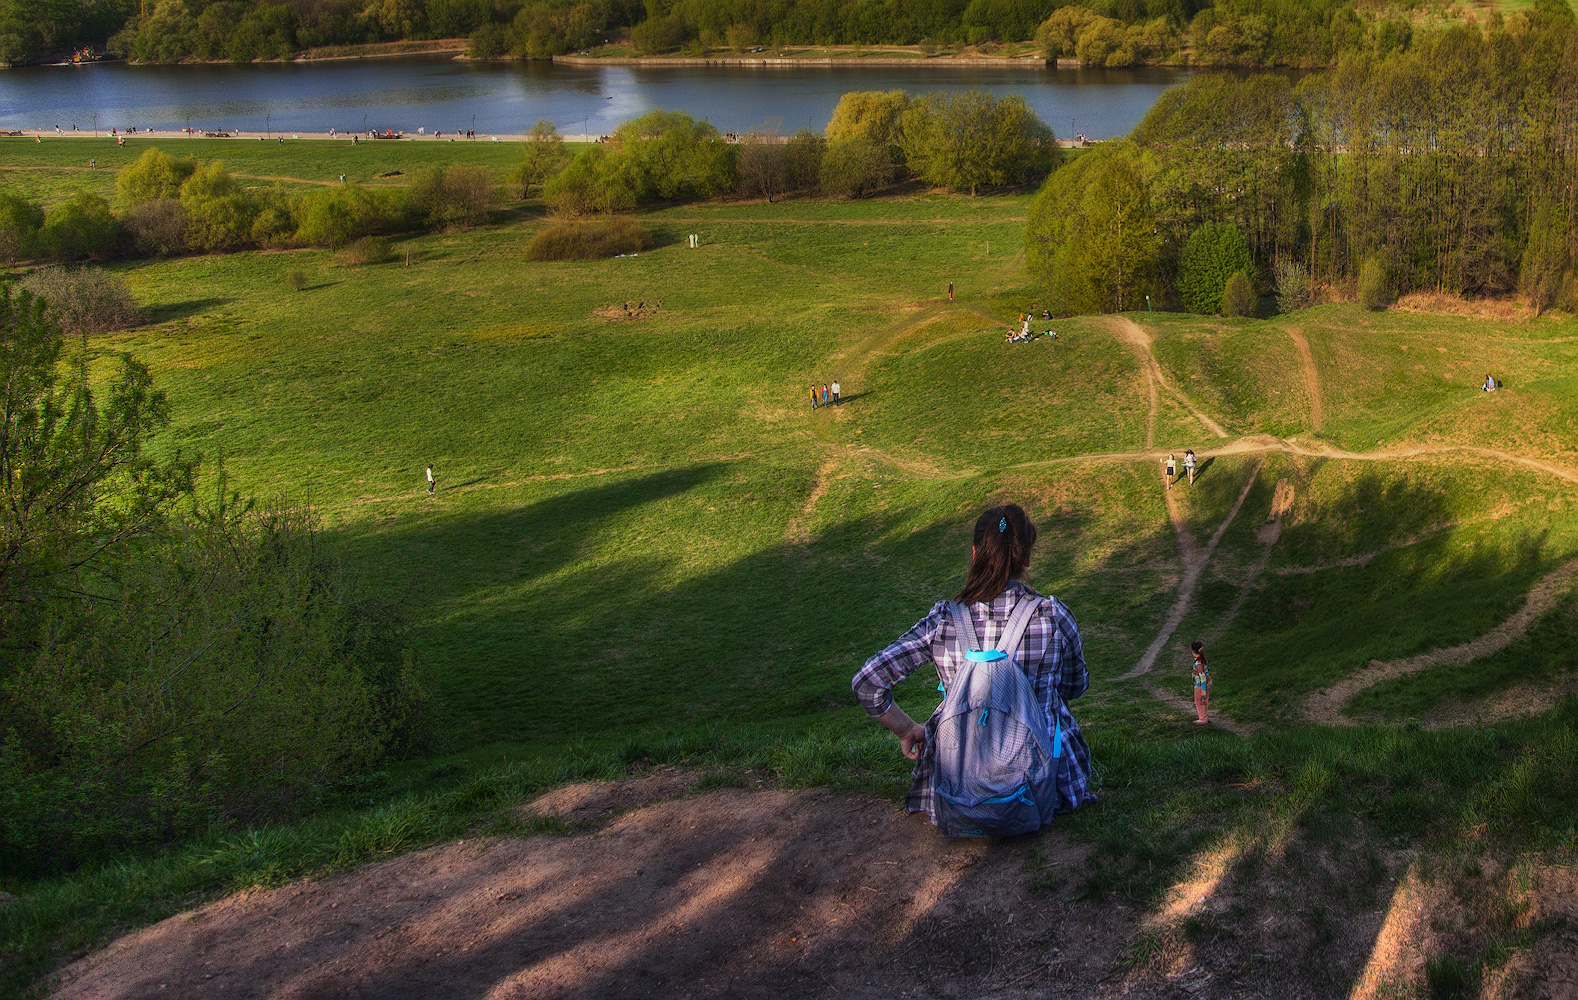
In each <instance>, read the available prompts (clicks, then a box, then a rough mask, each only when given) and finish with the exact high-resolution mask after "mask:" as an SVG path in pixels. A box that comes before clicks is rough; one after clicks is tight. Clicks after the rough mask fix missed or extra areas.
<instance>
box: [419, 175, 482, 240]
mask: <svg viewBox="0 0 1578 1000" xmlns="http://www.w3.org/2000/svg"><path fill="white" fill-rule="evenodd" d="M494 193H495V192H494V188H493V178H492V177H491V176H490V175H489V174H488V171H487V169H486V168H484V167H470V166H465V165H462V164H450V165H449V166H442V167H441V166H436V165H435V166H429V167H423V168H422V169H421V170H418V171H417V172H416V173H415V174H413V175H412V177H411V183H410V185H408V186H407V187H406V190H405V201H406V207H407V210H408V211H409V212H410V213H411V214H413V215H414V216H416V218H417V220H418V221H419V222H420V223H421V224H422V225H424V226H426V227H427V228H429V229H448V228H451V227H454V226H478V225H481V224H482V223H484V222H486V221H488V217H489V216H490V215H492V214H493V201H494Z"/></svg>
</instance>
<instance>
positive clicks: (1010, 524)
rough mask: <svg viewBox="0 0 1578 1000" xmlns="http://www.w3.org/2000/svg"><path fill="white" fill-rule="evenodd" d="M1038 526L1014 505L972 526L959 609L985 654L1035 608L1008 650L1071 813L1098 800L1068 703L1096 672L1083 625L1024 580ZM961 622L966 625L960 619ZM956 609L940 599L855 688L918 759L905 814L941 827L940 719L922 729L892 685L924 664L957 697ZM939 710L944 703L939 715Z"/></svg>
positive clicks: (963, 656) (959, 649)
mask: <svg viewBox="0 0 1578 1000" xmlns="http://www.w3.org/2000/svg"><path fill="white" fill-rule="evenodd" d="M1035 542H1036V526H1035V525H1034V524H1032V523H1030V519H1029V518H1028V517H1026V516H1025V512H1024V511H1023V510H1022V509H1020V507H1019V505H1018V504H1007V505H1005V506H1002V507H993V508H991V509H990V510H988V511H987V512H986V513H984V514H982V515H981V517H980V520H978V521H977V522H976V524H975V539H974V545H973V546H972V547H971V549H970V573H969V576H968V577H967V578H966V579H965V582H964V589H963V590H962V591H960V592H959V595H958V597H957V598H956V600H957V601H958V602H959V604H961V605H963V612H964V614H967V615H968V616H969V622H970V625H971V626H972V627H973V629H974V632H975V635H976V636H977V637H978V639H979V642H980V644H981V648H982V649H993V648H995V647H996V645H997V643H998V641H999V640H1000V639H1001V638H1003V636H1004V634H1005V631H1006V629H1007V627H1008V625H1009V619H1010V618H1011V617H1012V616H1013V614H1014V611H1015V609H1016V608H1017V607H1018V606H1019V605H1020V603H1021V602H1027V603H1028V604H1030V605H1033V611H1031V613H1030V617H1029V619H1028V622H1027V624H1026V625H1025V629H1024V636H1023V638H1022V639H1021V640H1020V642H1019V645H1018V648H1017V650H1009V651H1007V652H1008V653H1009V655H1011V656H1012V658H1013V659H1014V661H1016V662H1017V663H1018V665H1019V667H1020V668H1021V669H1023V670H1024V672H1025V674H1026V675H1027V677H1028V678H1029V681H1030V686H1031V688H1032V689H1033V691H1034V696H1035V701H1036V703H1037V704H1038V705H1039V706H1040V708H1041V709H1042V711H1043V712H1044V718H1043V720H1042V723H1043V724H1044V725H1045V726H1046V732H1045V733H1044V734H1039V736H1038V739H1039V738H1042V737H1044V739H1045V741H1046V742H1047V743H1048V744H1049V745H1052V746H1054V749H1055V752H1054V753H1053V754H1052V756H1053V758H1054V759H1053V760H1052V762H1051V763H1052V765H1053V767H1054V769H1055V774H1056V785H1057V802H1056V804H1055V807H1054V808H1053V810H1052V811H1055V812H1059V813H1064V812H1071V811H1073V810H1075V809H1078V808H1079V807H1080V806H1082V805H1084V804H1085V803H1086V802H1091V801H1094V800H1095V795H1093V794H1092V793H1091V791H1090V748H1089V747H1088V746H1086V744H1085V739H1084V737H1083V736H1081V735H1080V731H1079V723H1077V722H1075V721H1074V716H1073V714H1072V713H1071V712H1070V711H1069V710H1068V705H1067V702H1068V701H1070V700H1072V699H1074V698H1078V697H1079V696H1080V695H1083V694H1084V693H1085V689H1086V688H1087V687H1088V686H1089V684H1090V673H1089V671H1088V670H1087V669H1086V667H1085V653H1084V647H1083V645H1082V644H1081V642H1080V638H1079V626H1078V625H1076V624H1075V623H1074V616H1073V615H1071V614H1069V611H1068V608H1066V607H1064V606H1063V603H1062V602H1061V601H1059V600H1058V599H1057V598H1055V597H1043V596H1041V595H1040V594H1038V593H1036V592H1035V590H1033V589H1032V588H1031V587H1029V586H1028V585H1026V584H1025V583H1024V582H1022V581H1021V580H1020V579H1019V577H1020V576H1021V575H1022V574H1023V573H1024V571H1025V570H1026V569H1029V568H1030V550H1031V548H1032V547H1034V545H1035ZM960 620H961V621H962V619H960ZM958 632H959V628H958V626H957V625H956V623H955V619H954V617H953V615H952V614H951V610H950V602H948V601H939V602H938V603H937V604H935V605H933V607H932V609H931V612H930V613H929V614H927V615H926V617H925V618H922V619H921V620H920V621H919V622H917V623H916V624H915V627H914V628H912V629H910V630H909V631H908V632H906V633H904V635H903V636H901V637H900V638H899V639H898V641H896V642H894V643H893V644H892V645H891V646H889V647H888V648H887V649H884V650H883V651H882V652H880V653H878V654H877V655H875V656H873V657H872V658H871V659H869V660H867V661H866V664H865V666H864V667H862V668H861V669H860V672H859V673H857V674H856V675H855V677H854V680H853V682H852V683H851V686H852V687H853V688H854V690H855V696H856V698H858V699H859V701H860V704H861V706H862V707H863V708H865V710H866V712H867V714H869V715H870V716H871V717H872V718H874V719H876V720H877V721H878V722H880V723H882V724H883V725H884V726H886V727H887V728H888V729H889V730H890V731H891V732H892V733H893V734H894V735H895V736H897V737H898V738H899V747H900V749H901V751H902V752H903V754H904V756H906V757H908V758H909V759H911V760H913V761H915V762H916V764H915V771H914V775H913V781H912V784H911V785H910V792H909V797H908V799H907V801H906V807H907V810H908V811H909V812H912V813H914V812H924V813H926V815H927V818H928V819H930V820H931V821H932V823H934V824H936V823H937V822H938V816H937V797H936V794H935V784H934V777H935V769H936V759H935V758H936V755H935V753H934V752H933V751H934V748H935V740H934V738H933V737H934V734H935V732H936V726H937V722H938V712H937V711H933V713H932V716H931V718H930V719H929V720H928V721H927V723H926V725H924V726H923V725H921V724H919V723H917V722H916V721H915V720H913V719H911V718H910V717H909V715H907V714H906V713H905V711H904V710H903V709H902V708H900V707H899V706H898V705H897V704H895V703H894V701H893V686H894V685H895V684H897V683H898V682H899V681H901V680H903V679H904V678H906V677H908V676H909V675H910V674H911V673H912V672H913V671H914V670H916V669H917V668H919V667H921V666H924V665H925V664H928V663H930V664H933V665H934V666H935V667H936V668H937V677H938V679H939V680H940V681H941V685H940V688H941V689H947V690H952V687H951V685H952V683H953V680H954V677H955V675H956V674H958V673H959V672H960V670H961V669H962V668H963V667H964V666H965V663H966V660H967V659H970V660H979V659H980V657H979V655H977V656H975V657H970V656H968V655H967V654H968V650H967V642H966V640H965V639H964V637H962V636H960V635H959V634H958ZM940 707H941V706H939V708H940Z"/></svg>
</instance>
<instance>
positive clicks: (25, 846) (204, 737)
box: [0, 290, 420, 878]
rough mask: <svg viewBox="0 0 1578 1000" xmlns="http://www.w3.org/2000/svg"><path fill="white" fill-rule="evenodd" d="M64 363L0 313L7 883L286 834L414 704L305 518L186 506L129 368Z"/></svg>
mask: <svg viewBox="0 0 1578 1000" xmlns="http://www.w3.org/2000/svg"><path fill="white" fill-rule="evenodd" d="M109 360H110V361H111V362H112V365H111V366H109V367H104V366H102V363H100V364H99V365H96V366H95V368H96V369H97V370H96V371H94V372H91V373H90V371H89V368H88V365H87V363H86V361H85V359H84V360H81V361H79V360H78V359H67V358H66V357H65V356H64V341H63V338H62V335H61V332H60V329H59V327H57V326H56V325H55V323H54V322H53V320H52V318H51V314H50V312H49V311H48V310H47V308H46V307H45V304H44V303H43V302H42V301H41V300H38V299H35V298H33V297H32V296H31V295H30V294H29V293H27V292H25V291H24V292H23V293H21V294H20V295H18V296H15V297H13V296H12V294H11V293H10V291H9V290H3V291H0V378H3V379H4V382H5V384H6V385H8V386H10V387H11V388H12V397H11V400H10V403H11V405H10V407H9V408H8V410H7V418H6V420H4V421H0V493H3V497H0V499H3V503H0V523H3V529H4V533H5V537H6V539H7V545H6V546H5V547H4V548H3V549H0V628H3V630H4V633H5V635H6V637H7V642H6V643H5V644H4V646H3V648H0V718H4V719H5V725H4V727H3V729H0V877H4V878H16V877H25V876H32V875H37V874H39V873H42V872H45V871H59V870H60V869H62V868H69V867H71V866H74V865H76V864H79V863H81V862H83V861H85V860H88V859H91V858H94V857H102V856H104V855H105V854H106V853H107V852H111V851H115V850H119V849H123V848H126V847H128V846H133V845H140V844H148V843H156V842H159V841H162V840H164V839H166V838H169V837H174V836H180V835H184V834H189V833H192V832H195V831H199V830H202V829H206V828H208V827H210V826H211V825H212V824H214V823H215V822H219V821H224V820H227V819H234V818H239V817H249V818H254V819H259V820H264V819H267V818H268V817H270V816H283V815H286V814H289V813H290V812H292V810H293V809H295V808H296V807H298V806H300V805H302V804H307V803H310V802H312V801H313V800H314V799H315V797H316V796H318V795H319V794H321V793H320V791H319V790H320V789H321V788H323V787H324V785H325V784H327V783H331V782H333V781H335V780H336V779H338V778H340V777H341V776H344V775H346V774H349V773H351V772H353V771H355V770H357V769H360V768H364V767H366V766H367V765H368V764H369V763H371V762H372V761H374V760H375V759H376V758H377V757H378V756H379V755H381V754H382V753H383V752H384V751H385V749H386V748H387V747H388V746H389V745H390V742H391V740H393V739H394V738H395V734H396V732H397V731H398V730H399V728H400V726H401V725H402V724H403V723H404V722H405V721H406V720H407V719H408V718H410V717H411V714H412V712H413V711H414V710H415V708H416V706H417V705H418V703H419V700H420V696H419V693H418V692H417V689H416V688H415V685H414V684H413V682H412V681H411V675H410V670H409V667H408V665H407V664H405V663H403V662H402V660H401V658H400V656H399V655H398V654H397V652H396V651H395V650H394V648H393V646H392V644H391V643H392V639H391V637H392V636H393V635H394V634H395V627H396V625H397V623H396V622H394V621H393V619H392V618H391V617H390V616H389V615H388V614H387V612H386V611H384V610H383V609H381V608H380V607H379V606H377V605H374V604H369V603H367V602H365V601H362V600H361V599H359V598H358V597H357V596H356V595H355V593H353V591H352V590H351V589H350V588H349V586H348V584H347V581H346V577H345V574H344V573H343V571H342V570H341V569H340V568H339V566H338V564H337V562H336V557H335V555H334V552H333V550H332V548H331V547H330V546H329V545H328V544H327V543H326V541H325V540H324V538H323V536H321V535H320V534H319V533H318V532H317V531H316V530H315V527H314V525H313V524H312V522H311V521H310V520H309V518H308V516H307V515H305V514H303V513H300V512H275V511H263V510H257V509H254V508H252V507H251V506H250V505H248V504H245V503H242V502H240V501H239V500H238V499H237V498H236V497H235V496H234V494H231V493H228V492H227V490H226V487H225V484H224V479H223V476H222V475H220V476H218V477H216V479H215V484H214V489H213V493H212V499H201V498H198V496H197V494H196V492H195V486H196V480H195V473H196V463H195V460H193V459H192V458H191V457H190V456H187V455H184V454H182V453H181V452H180V451H179V450H178V449H167V448H160V449H157V451H158V454H157V455H156V454H155V449H151V448H149V447H148V446H149V444H150V442H151V441H152V440H153V439H154V438H155V437H156V436H157V434H158V433H159V432H160V431H161V430H162V429H163V428H165V427H166V426H168V424H169V421H170V410H169V405H168V402H167V401H166V399H165V397H164V396H163V394H162V393H160V392H159V391H158V390H156V389H155V388H154V386H153V379H152V376H151V375H150V373H149V371H148V369H147V368H146V367H145V366H143V365H142V364H141V363H139V362H138V361H136V360H135V359H133V358H132V357H130V356H129V355H121V356H116V357H112V358H111V359H109Z"/></svg>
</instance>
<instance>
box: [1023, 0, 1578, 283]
mask: <svg viewBox="0 0 1578 1000" xmlns="http://www.w3.org/2000/svg"><path fill="white" fill-rule="evenodd" d="M1575 175H1578V29H1575V28H1574V26H1573V25H1572V23H1571V20H1570V18H1566V17H1551V18H1542V17H1534V18H1520V19H1512V18H1509V19H1507V21H1505V22H1504V23H1503V24H1501V25H1499V26H1496V27H1494V28H1492V29H1490V30H1487V31H1480V30H1476V29H1472V28H1468V27H1456V28H1451V29H1447V30H1444V31H1440V32H1436V33H1433V34H1429V35H1423V36H1419V37H1418V38H1416V39H1415V40H1414V43H1413V44H1412V45H1410V46H1409V47H1408V48H1407V49H1405V50H1399V51H1395V52H1393V53H1391V54H1390V55H1388V56H1385V57H1376V56H1374V55H1371V54H1368V53H1360V54H1355V55H1352V56H1346V57H1344V58H1342V59H1341V60H1340V61H1339V63H1338V65H1337V67H1336V68H1335V69H1334V70H1333V71H1332V72H1331V73H1327V74H1321V75H1318V76H1309V77H1306V78H1304V79H1302V80H1301V81H1299V82H1298V83H1296V84H1295V83H1294V82H1293V81H1291V80H1289V79H1288V78H1287V77H1283V76H1276V75H1259V76H1251V77H1239V76H1233V75H1226V74H1221V75H1207V76H1200V77H1196V78H1195V79H1193V80H1191V81H1190V82H1189V83H1188V84H1187V85H1186V86H1184V87H1181V88H1177V89H1174V90H1171V91H1169V92H1167V93H1166V94H1164V95H1163V96H1162V98H1161V99H1160V100H1159V101H1158V102H1157V104H1156V105H1155V107H1153V108H1152V110H1151V112H1150V113H1149V114H1148V115H1147V116H1146V118H1145V120H1144V121H1143V122H1141V124H1140V125H1139V127H1138V128H1136V129H1135V131H1134V133H1133V135H1132V137H1131V139H1130V141H1127V142H1117V143H1107V144H1104V145H1103V146H1102V147H1100V148H1098V149H1096V150H1093V151H1091V152H1090V153H1088V154H1086V155H1084V156H1081V157H1080V158H1079V159H1078V160H1077V161H1075V163H1073V164H1071V165H1070V167H1068V168H1067V169H1065V170H1062V171H1059V172H1058V173H1056V174H1054V175H1053V176H1052V178H1051V179H1050V180H1049V181H1048V183H1047V185H1046V186H1045V188H1044V189H1043V191H1042V193H1041V194H1040V195H1039V197H1038V200H1037V203H1036V206H1035V208H1034V211H1033V213H1032V220H1031V222H1030V226H1029V230H1028V234H1027V239H1028V243H1027V253H1028V254H1029V259H1030V262H1031V265H1032V266H1033V267H1034V268H1036V269H1037V270H1038V271H1039V272H1040V274H1041V275H1042V278H1043V280H1044V281H1046V282H1047V284H1048V286H1049V288H1050V289H1051V290H1052V295H1053V298H1054V299H1055V300H1056V301H1058V302H1060V303H1061V304H1062V305H1063V308H1065V309H1068V310H1071V311H1096V310H1110V309H1124V308H1131V307H1132V306H1133V305H1134V304H1135V303H1136V302H1137V301H1139V300H1138V298H1137V296H1141V295H1144V294H1150V295H1152V296H1153V298H1156V299H1158V300H1161V301H1171V302H1176V303H1181V304H1184V305H1186V306H1189V307H1190V308H1205V307H1207V306H1210V304H1211V303H1210V302H1209V299H1210V298H1211V296H1210V295H1209V294H1207V293H1205V292H1201V293H1199V294H1196V293H1194V292H1191V291H1189V288H1190V280H1191V279H1190V276H1189V275H1188V273H1187V271H1188V269H1187V268H1186V267H1185V266H1184V265H1185V263H1186V259H1187V251H1188V248H1189V247H1190V245H1191V244H1192V242H1193V239H1194V236H1193V234H1196V233H1198V232H1200V231H1201V230H1202V229H1203V228H1204V227H1219V226H1223V225H1225V226H1230V227H1232V229H1233V230H1234V231H1235V232H1237V233H1238V234H1240V235H1241V237H1242V240H1243V244H1244V247H1245V248H1246V250H1247V252H1248V256H1249V263H1250V266H1249V268H1248V270H1249V272H1250V277H1251V278H1253V279H1254V281H1255V282H1256V284H1257V285H1258V286H1259V288H1261V289H1275V290H1277V291H1278V292H1279V293H1280V292H1281V291H1282V288H1283V286H1284V285H1287V286H1288V287H1289V288H1290V289H1294V288H1298V287H1304V288H1306V289H1307V288H1311V287H1316V288H1318V287H1326V288H1332V289H1339V290H1344V291H1348V292H1356V291H1357V289H1358V286H1359V285H1360V284H1361V283H1364V284H1366V285H1367V287H1368V288H1369V289H1370V290H1371V291H1372V292H1374V291H1375V290H1377V289H1380V290H1381V297H1382V298H1384V292H1386V291H1390V292H1407V291H1411V290H1420V289H1429V290H1442V291H1449V292H1455V293H1462V294H1471V295H1481V294H1503V293H1508V292H1512V291H1514V290H1521V291H1522V292H1524V293H1525V294H1527V295H1528V296H1529V298H1530V299H1531V301H1532V302H1533V303H1534V304H1535V306H1536V307H1537V308H1543V307H1544V306H1546V305H1549V304H1551V303H1552V302H1555V301H1557V300H1558V299H1559V298H1564V299H1567V300H1571V304H1573V305H1575V306H1578V271H1575V266H1578V225H1575V221H1578V201H1575V198H1578V195H1575V187H1574V185H1575V183H1578V176H1575ZM1212 231H1215V230H1214V229H1213V230H1212ZM1367 270H1368V274H1369V280H1368V281H1367V282H1361V278H1363V277H1364V276H1365V274H1366V271H1367ZM1283 297H1284V298H1286V300H1287V301H1288V302H1297V301H1299V299H1300V296H1299V295H1290V296H1283ZM1375 297H1376V296H1375V295H1372V296H1371V298H1372V299H1374V298H1375Z"/></svg>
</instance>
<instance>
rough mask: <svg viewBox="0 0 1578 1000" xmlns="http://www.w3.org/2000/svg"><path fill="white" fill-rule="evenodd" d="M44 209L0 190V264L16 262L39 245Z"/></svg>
mask: <svg viewBox="0 0 1578 1000" xmlns="http://www.w3.org/2000/svg"><path fill="white" fill-rule="evenodd" d="M43 225H44V210H43V209H42V208H39V207H38V206H37V205H35V204H33V203H32V202H30V201H28V200H27V199H26V198H21V197H18V196H17V195H14V194H11V193H10V192H0V264H14V263H16V261H17V260H18V259H19V258H22V257H26V256H28V255H29V254H31V253H32V252H33V251H34V249H35V248H36V246H37V239H38V231H39V229H40V228H42V227H43Z"/></svg>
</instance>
